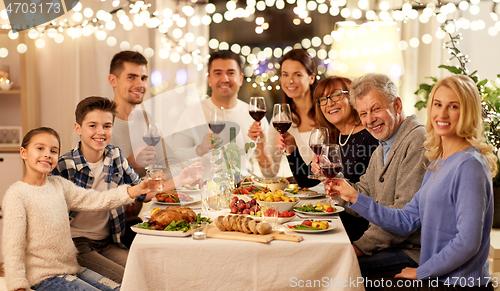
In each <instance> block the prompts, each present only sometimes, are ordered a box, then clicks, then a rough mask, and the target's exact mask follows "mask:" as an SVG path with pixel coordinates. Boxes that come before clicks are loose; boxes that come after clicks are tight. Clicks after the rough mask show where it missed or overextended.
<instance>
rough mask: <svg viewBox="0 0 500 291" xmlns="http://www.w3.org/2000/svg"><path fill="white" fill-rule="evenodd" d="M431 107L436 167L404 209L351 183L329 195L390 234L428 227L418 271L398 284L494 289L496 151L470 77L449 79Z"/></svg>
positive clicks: (336, 184) (406, 273)
mask: <svg viewBox="0 0 500 291" xmlns="http://www.w3.org/2000/svg"><path fill="white" fill-rule="evenodd" d="M427 108H428V109H427V113H428V120H427V125H426V130H427V141H426V142H425V144H424V146H425V148H426V150H427V152H426V154H425V155H426V156H427V158H428V159H429V160H430V161H431V162H432V163H431V164H430V166H429V167H428V168H427V172H426V174H425V177H424V180H423V182H422V186H421V188H420V190H419V191H418V192H417V193H416V194H415V196H414V198H413V199H412V200H411V201H410V202H409V203H408V204H407V205H406V206H405V208H404V209H390V208H388V207H384V206H381V205H380V204H377V203H375V202H374V201H373V199H371V198H369V197H367V196H364V195H362V194H361V193H358V192H357V191H356V190H354V189H353V188H352V187H351V186H349V184H347V183H346V182H345V181H344V180H339V179H332V180H330V181H326V182H325V183H327V184H328V185H327V189H329V192H330V193H331V195H332V196H340V197H341V198H342V199H344V200H346V201H348V202H350V203H349V207H350V208H351V209H352V210H354V211H356V212H357V213H359V214H360V215H362V216H364V217H365V218H367V219H368V220H369V221H371V222H373V223H374V224H376V225H378V226H380V227H382V228H384V229H386V230H388V231H391V232H394V233H397V234H400V235H407V234H409V233H412V232H413V231H415V230H416V229H417V228H418V227H422V230H421V231H422V237H421V239H422V243H421V245H422V250H421V254H420V265H419V267H418V268H405V269H403V271H402V272H401V273H399V274H397V275H396V278H406V279H412V280H417V279H418V280H425V279H434V278H437V280H438V281H439V282H437V281H436V284H437V285H438V286H437V287H435V286H434V285H435V284H429V283H430V282H431V281H424V282H423V286H422V287H420V288H418V290H423V289H424V288H429V285H432V288H430V289H432V290H438V289H441V290H465V289H467V288H471V287H472V288H473V289H474V290H479V288H481V289H484V290H493V286H496V285H497V284H498V282H496V281H495V280H492V279H491V278H490V274H489V271H488V252H489V248H490V230H491V226H492V220H493V186H492V176H495V175H496V173H497V171H498V169H497V158H496V157H495V155H494V154H493V147H492V146H491V145H489V144H486V142H485V140H484V135H483V128H482V107H481V98H480V96H479V92H478V90H477V87H476V84H475V83H474V81H472V80H471V79H470V78H469V77H467V76H463V75H456V76H451V77H447V78H444V79H442V80H440V81H439V82H438V83H437V84H436V85H435V86H434V88H433V90H432V92H431V94H430V96H429V101H428V104H427ZM415 166H419V165H415ZM402 170H404V169H402ZM335 191H337V192H335ZM393 280H397V279H393ZM434 280H435V279H434ZM393 285H394V286H395V284H393ZM367 287H369V286H367ZM464 288H465V289H464ZM385 289H390V288H385Z"/></svg>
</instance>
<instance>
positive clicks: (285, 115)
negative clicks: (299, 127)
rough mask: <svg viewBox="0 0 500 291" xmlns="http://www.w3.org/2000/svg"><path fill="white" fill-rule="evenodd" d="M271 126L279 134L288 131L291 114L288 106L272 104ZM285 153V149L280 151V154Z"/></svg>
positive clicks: (290, 124) (290, 123)
mask: <svg viewBox="0 0 500 291" xmlns="http://www.w3.org/2000/svg"><path fill="white" fill-rule="evenodd" d="M273 126H274V128H275V129H276V130H277V131H278V132H279V133H281V134H283V133H285V132H287V131H288V129H289V128H290V126H292V113H291V111H290V105H288V104H287V103H278V104H274V108H273ZM285 153H286V150H285V147H283V149H282V150H281V154H282V155H284V154H285Z"/></svg>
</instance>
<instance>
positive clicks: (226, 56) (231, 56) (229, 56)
mask: <svg viewBox="0 0 500 291" xmlns="http://www.w3.org/2000/svg"><path fill="white" fill-rule="evenodd" d="M217 59H222V60H234V61H235V62H236V63H237V64H238V68H239V69H240V72H241V58H240V56H239V55H238V54H236V53H234V52H232V51H230V50H220V51H216V52H213V53H212V54H211V55H210V59H208V72H209V73H210V68H211V67H212V62H213V61H215V60H217Z"/></svg>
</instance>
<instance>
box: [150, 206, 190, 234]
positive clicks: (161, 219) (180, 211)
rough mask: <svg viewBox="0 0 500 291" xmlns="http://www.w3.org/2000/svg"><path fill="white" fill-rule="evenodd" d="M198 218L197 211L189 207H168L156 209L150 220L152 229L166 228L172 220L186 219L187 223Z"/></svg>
mask: <svg viewBox="0 0 500 291" xmlns="http://www.w3.org/2000/svg"><path fill="white" fill-rule="evenodd" d="M195 219H196V213H194V211H193V210H191V208H189V207H167V208H165V209H162V210H158V211H155V212H153V213H152V214H151V218H150V219H149V221H148V224H149V226H150V227H151V228H152V229H165V227H167V226H168V225H169V224H170V223H171V222H172V221H180V220H184V221H185V222H187V223H190V222H191V221H193V220H195Z"/></svg>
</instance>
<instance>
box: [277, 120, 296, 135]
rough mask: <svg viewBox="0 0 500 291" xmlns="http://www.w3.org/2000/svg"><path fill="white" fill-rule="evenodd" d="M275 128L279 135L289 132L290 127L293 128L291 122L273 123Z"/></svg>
mask: <svg viewBox="0 0 500 291" xmlns="http://www.w3.org/2000/svg"><path fill="white" fill-rule="evenodd" d="M273 126H274V128H276V130H277V131H278V132H279V133H284V132H287V131H288V129H289V128H290V126H292V122H291V121H273Z"/></svg>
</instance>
